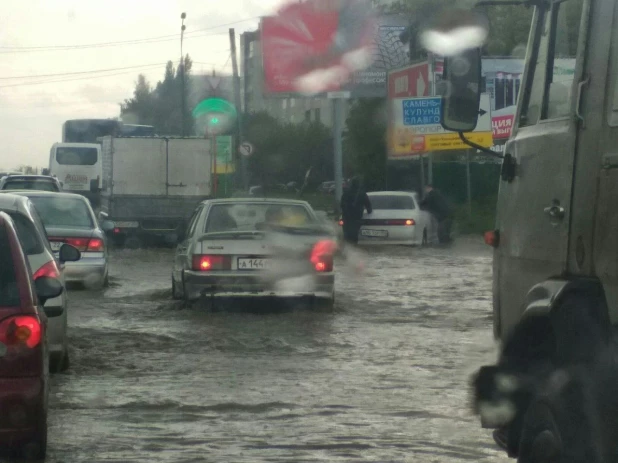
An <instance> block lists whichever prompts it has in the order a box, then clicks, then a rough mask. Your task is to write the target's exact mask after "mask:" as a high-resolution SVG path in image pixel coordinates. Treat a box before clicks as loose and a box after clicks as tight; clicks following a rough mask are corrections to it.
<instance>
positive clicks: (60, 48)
mask: <svg viewBox="0 0 618 463" xmlns="http://www.w3.org/2000/svg"><path fill="white" fill-rule="evenodd" d="M259 18H260V17H259V16H254V17H251V18H245V19H241V20H238V21H233V22H229V23H225V24H218V25H217V26H212V27H207V28H204V29H198V30H195V31H190V32H186V33H185V38H198V37H209V36H212V35H218V34H200V35H189V34H197V33H198V32H205V31H210V30H214V29H218V28H220V27H225V26H231V25H233V24H238V23H242V22H246V21H252V20H255V19H259ZM220 34H222V33H220ZM178 37H179V35H178V34H169V35H162V36H158V37H149V38H143V39H132V40H122V41H116V42H101V43H91V44H84V45H46V46H29V47H11V46H8V47H7V46H5V47H0V54H10V53H29V52H37V51H67V50H83V49H88V48H105V47H118V46H125V45H143V44H148V43H160V42H169V41H174V40H178Z"/></svg>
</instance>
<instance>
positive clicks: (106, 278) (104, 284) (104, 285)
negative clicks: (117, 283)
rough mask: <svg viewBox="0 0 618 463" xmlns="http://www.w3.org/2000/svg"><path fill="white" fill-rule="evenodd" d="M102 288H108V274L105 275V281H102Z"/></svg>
mask: <svg viewBox="0 0 618 463" xmlns="http://www.w3.org/2000/svg"><path fill="white" fill-rule="evenodd" d="M103 287H104V288H108V287H109V273H106V274H105V279H104V280H103Z"/></svg>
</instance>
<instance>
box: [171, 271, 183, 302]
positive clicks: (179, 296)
mask: <svg viewBox="0 0 618 463" xmlns="http://www.w3.org/2000/svg"><path fill="white" fill-rule="evenodd" d="M172 299H174V300H175V301H180V300H182V299H183V294H182V292H180V291H179V290H178V287H177V286H176V282H175V281H174V277H172Z"/></svg>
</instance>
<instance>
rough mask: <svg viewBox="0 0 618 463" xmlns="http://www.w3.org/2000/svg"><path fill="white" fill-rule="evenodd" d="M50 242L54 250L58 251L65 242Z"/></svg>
mask: <svg viewBox="0 0 618 463" xmlns="http://www.w3.org/2000/svg"><path fill="white" fill-rule="evenodd" d="M49 244H51V248H52V251H54V252H57V251H60V248H61V247H62V245H63V244H64V243H63V242H62V241H50V242H49Z"/></svg>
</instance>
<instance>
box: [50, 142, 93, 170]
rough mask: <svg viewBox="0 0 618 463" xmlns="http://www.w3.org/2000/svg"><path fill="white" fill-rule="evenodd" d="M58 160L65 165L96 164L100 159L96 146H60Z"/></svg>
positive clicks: (57, 154) (57, 153)
mask: <svg viewBox="0 0 618 463" xmlns="http://www.w3.org/2000/svg"><path fill="white" fill-rule="evenodd" d="M56 161H57V162H58V164H61V165H64V166H94V165H95V164H96V163H97V161H98V154H97V149H96V148H81V147H76V146H72V147H68V146H64V147H58V148H56Z"/></svg>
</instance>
